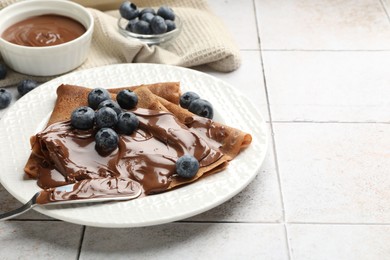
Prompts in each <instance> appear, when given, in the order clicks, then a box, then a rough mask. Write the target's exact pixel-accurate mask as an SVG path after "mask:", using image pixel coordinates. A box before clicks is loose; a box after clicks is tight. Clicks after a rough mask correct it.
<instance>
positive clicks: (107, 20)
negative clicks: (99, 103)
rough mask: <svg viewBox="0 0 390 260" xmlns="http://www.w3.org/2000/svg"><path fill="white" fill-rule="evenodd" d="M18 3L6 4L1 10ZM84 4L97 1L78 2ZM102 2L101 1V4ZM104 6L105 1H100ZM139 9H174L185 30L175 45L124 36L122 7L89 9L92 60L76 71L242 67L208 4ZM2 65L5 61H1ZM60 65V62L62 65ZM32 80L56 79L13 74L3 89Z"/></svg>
mask: <svg viewBox="0 0 390 260" xmlns="http://www.w3.org/2000/svg"><path fill="white" fill-rule="evenodd" d="M15 2H18V0H2V1H0V8H4V7H5V6H7V5H9V4H12V3H15ZM76 2H82V3H83V4H85V3H87V4H86V6H93V5H88V2H92V3H93V1H85V0H82V1H77V0H76ZM98 2H99V1H98ZM100 2H101V1H100ZM132 2H133V3H135V4H136V5H137V6H138V7H139V8H143V7H155V8H156V7H158V6H161V5H163V4H164V5H168V6H171V7H172V8H173V9H174V10H175V13H176V14H177V15H178V16H180V18H181V20H182V23H183V29H182V32H181V33H180V35H179V36H178V37H177V38H176V39H175V40H173V41H170V42H168V43H164V44H161V45H158V46H156V45H154V46H148V45H147V44H144V43H142V42H140V41H137V40H130V39H128V38H125V37H124V36H122V35H121V34H120V33H119V32H118V29H117V19H118V17H119V11H118V8H119V5H118V6H117V8H114V9H113V10H110V11H100V10H98V9H96V8H91V7H88V8H89V10H90V11H91V13H92V14H93V16H94V19H95V29H94V34H93V38H92V46H91V50H90V53H89V55H88V59H87V60H86V61H85V62H84V63H83V64H82V65H81V66H80V67H79V68H77V69H76V70H82V69H87V68H93V67H98V66H104V65H109V64H118V63H160V64H170V65H177V66H183V67H193V66H197V65H203V64H207V65H208V66H210V67H211V68H213V69H215V70H217V71H222V72H229V71H233V70H235V69H237V68H238V67H239V66H240V64H241V59H240V51H239V48H238V47H237V45H236V44H235V42H234V40H233V39H232V37H231V35H230V33H229V31H228V30H227V28H226V26H225V25H224V24H223V22H222V21H221V20H220V19H219V18H218V17H217V16H215V15H214V14H213V13H212V11H211V10H210V8H209V6H208V4H207V1H205V0H166V1H162V0H138V1H132ZM0 62H1V61H0ZM59 62H60V61H59ZM25 78H29V79H35V80H37V81H39V82H44V81H47V80H50V79H51V78H53V77H32V76H28V75H22V74H19V73H16V72H14V71H12V70H9V71H8V74H7V77H6V78H5V79H3V80H0V87H5V86H9V85H14V84H17V83H18V82H19V81H20V80H22V79H25Z"/></svg>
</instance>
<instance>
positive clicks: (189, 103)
mask: <svg viewBox="0 0 390 260" xmlns="http://www.w3.org/2000/svg"><path fill="white" fill-rule="evenodd" d="M180 106H181V107H182V108H186V109H188V111H190V112H192V113H194V114H195V115H198V116H201V117H206V118H209V119H213V117H214V109H213V106H212V105H211V103H210V102H209V101H207V100H205V99H203V98H200V96H199V95H198V94H197V93H195V92H192V91H188V92H185V93H184V94H182V95H181V96H180Z"/></svg>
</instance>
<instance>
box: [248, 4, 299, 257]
mask: <svg viewBox="0 0 390 260" xmlns="http://www.w3.org/2000/svg"><path fill="white" fill-rule="evenodd" d="M252 7H253V12H254V16H255V22H256V23H255V25H256V31H257V39H258V44H259V54H260V64H261V70H262V73H263V83H264V92H265V97H266V100H267V108H268V117H269V124H270V130H271V133H270V138H271V142H272V144H270V146H271V145H272V148H273V156H274V160H275V170H276V175H277V180H278V186H279V195H280V200H281V204H282V205H281V206H282V221H281V224H283V227H284V234H285V240H284V242H285V245H286V247H287V257H288V259H292V252H291V246H290V242H289V239H288V237H289V236H288V230H287V224H286V213H285V204H284V197H283V191H282V183H281V178H280V172H279V164H278V157H277V154H276V144H275V137H274V127H273V123H272V116H271V105H270V99H269V93H268V88H267V79H266V76H265V68H264V61H263V52H262V48H261V39H260V24H259V17H258V16H257V11H256V1H255V0H252Z"/></svg>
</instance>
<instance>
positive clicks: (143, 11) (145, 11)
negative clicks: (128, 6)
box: [138, 7, 156, 17]
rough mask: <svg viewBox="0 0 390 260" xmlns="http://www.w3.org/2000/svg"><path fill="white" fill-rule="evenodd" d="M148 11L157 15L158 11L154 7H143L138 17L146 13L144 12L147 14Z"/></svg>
mask: <svg viewBox="0 0 390 260" xmlns="http://www.w3.org/2000/svg"><path fill="white" fill-rule="evenodd" d="M146 13H151V14H153V15H156V11H155V10H154V9H153V8H150V7H147V8H144V9H142V10H141V11H140V12H139V15H138V17H141V16H142V15H144V14H146Z"/></svg>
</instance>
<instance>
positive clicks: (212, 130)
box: [25, 82, 251, 194]
mask: <svg viewBox="0 0 390 260" xmlns="http://www.w3.org/2000/svg"><path fill="white" fill-rule="evenodd" d="M128 88H130V89H132V90H133V91H134V92H136V93H137V95H138V98H139V102H138V105H137V109H136V110H134V111H133V112H134V113H136V114H137V116H139V118H140V122H141V123H140V130H139V132H138V133H136V134H135V135H132V136H131V137H129V136H124V137H121V140H122V141H121V142H122V143H123V144H122V145H121V144H120V145H119V148H118V151H117V152H115V153H113V156H112V158H114V157H115V156H118V158H117V157H115V162H116V165H117V166H116V167H115V169H114V170H113V169H112V167H111V168H107V167H105V165H106V164H107V165H111V161H112V160H113V159H112V158H111V157H109V158H108V159H107V158H99V160H100V162H99V163H98V164H99V165H97V163H96V162H94V163H95V164H96V165H93V167H90V169H85V167H84V166H83V165H82V164H83V160H84V159H85V158H87V161H88V165H90V164H91V162H90V160H89V157H91V156H92V157H93V156H96V152H94V151H93V150H88V151H87V150H86V149H84V150H82V152H81V153H85V152H86V153H87V155H89V156H85V155H83V154H81V155H80V151H79V149H73V150H75V151H76V152H75V151H73V150H71V149H68V148H69V147H66V145H62V143H63V144H68V143H71V142H72V140H70V139H69V138H68V134H67V133H68V132H69V131H70V130H71V126H70V124H69V122H68V120H69V119H70V115H71V112H72V111H73V110H74V109H75V108H76V107H79V106H83V105H87V96H88V93H89V92H90V90H91V89H89V88H84V87H80V86H73V85H61V86H59V87H58V89H57V100H56V103H55V107H54V109H53V112H52V114H51V116H50V119H49V122H48V126H47V129H46V130H45V131H46V132H45V131H43V132H42V133H39V134H37V135H35V136H33V137H32V138H31V146H32V153H31V156H30V158H29V159H28V162H27V163H26V166H25V172H26V173H27V175H28V176H30V177H32V178H36V179H38V184H39V185H40V186H41V187H42V188H51V187H50V185H53V183H54V184H55V185H64V184H65V183H73V182H78V181H81V180H83V179H89V178H106V177H124V178H131V179H133V180H135V181H138V182H140V183H141V185H143V187H144V192H145V194H152V193H158V192H162V191H165V190H169V189H172V188H174V187H177V186H181V185H183V184H186V183H189V182H193V181H195V180H197V179H198V178H200V177H202V176H206V175H209V174H213V173H216V172H219V171H221V170H223V169H224V168H226V167H227V165H228V161H230V160H232V159H233V158H234V157H235V156H236V155H237V154H238V153H239V152H240V151H241V149H243V148H245V147H246V146H248V145H249V144H250V142H251V136H250V135H249V134H247V133H244V132H242V131H240V130H238V129H235V128H232V127H229V126H226V125H223V124H219V123H216V122H214V121H212V120H210V119H206V118H201V117H198V116H196V115H194V114H192V113H191V112H189V111H188V110H186V109H183V108H181V107H180V106H179V105H178V103H179V97H180V94H181V93H180V84H179V83H177V82H166V83H156V84H149V85H140V86H132V87H128ZM122 89H125V88H116V89H108V90H109V92H110V93H111V95H112V98H113V99H115V97H116V93H118V92H119V91H120V90H122ZM167 111H168V112H167ZM150 116H153V117H155V118H157V119H158V120H155V119H153V120H150ZM156 122H157V123H156ZM161 122H162V123H161ZM166 122H169V124H167V123H166ZM165 124H167V125H165ZM53 133H55V134H56V135H55V137H56V138H55V140H54V141H53V138H52V136H50V138H48V136H49V134H50V135H51V134H53ZM57 133H59V134H58V135H57ZM64 133H66V135H65V136H66V137H63V136H64ZM177 133H180V134H177ZM91 136H92V135H91ZM144 136H148V138H144ZM149 136H150V138H149ZM178 136H179V137H178ZM141 137H142V138H144V139H142V138H141ZM67 138H68V139H67ZM137 138H138V139H140V138H141V139H142V141H144V142H145V145H143V146H141V147H142V151H140V152H139V154H137V156H134V154H131V153H132V151H136V150H137V149H139V147H140V146H139V145H138V143H136V142H134V140H138V139H137ZM183 138H184V139H183ZM191 138H192V139H193V140H194V141H191V142H193V143H190V144H188V143H187V140H188V139H191ZM192 139H191V140H192ZM91 140H92V139H91ZM151 140H152V141H151ZM56 142H60V143H61V142H62V143H61V145H58V144H57V143H56ZM88 142H92V141H88ZM175 142H178V143H179V144H180V145H179V146H177V145H176V144H175ZM135 143H136V146H135V147H134V144H135ZM83 145H84V144H83ZM153 149H154V150H156V151H158V152H157V154H156V155H154V154H152V152H150V151H151V150H153ZM174 149H176V151H174V152H173V150H174ZM144 150H145V151H144ZM172 152H173V153H172ZM57 153H58V154H59V155H57ZM144 153H146V154H147V155H144ZM184 153H194V154H196V156H197V159H198V160H199V162H200V165H201V167H200V169H199V171H198V173H197V174H196V176H195V177H194V178H191V179H185V178H181V177H179V176H178V175H177V174H176V173H175V169H174V161H175V160H176V159H177V157H179V156H180V155H183V154H184ZM64 154H65V155H66V156H67V157H66V156H65V157H64ZM129 154H131V155H129ZM141 154H142V156H141ZM119 155H120V156H119ZM72 156H73V157H72ZM83 156H84V157H83ZM145 156H146V157H145ZM71 157H72V158H71ZM155 157H156V158H157V157H158V159H156V158H155ZM80 158H84V159H80ZM140 158H141V159H140ZM151 158H152V159H151ZM162 158H163V159H162ZM175 158H176V159H175ZM106 159H107V160H106ZM109 160H111V161H109ZM156 160H157V161H159V162H160V163H158V164H157V163H156ZM76 161H77V162H76ZM102 161H103V163H102ZM145 162H147V163H145ZM161 162H163V163H161ZM100 164H102V165H103V166H104V167H102V166H101V165H100ZM144 164H146V165H144ZM160 164H163V167H162V166H161V165H160ZM48 165H50V167H49V166H48ZM99 167H100V168H99ZM164 167H165V168H164ZM163 168H164V169H163ZM47 169H50V170H47ZM91 169H92V170H91ZM145 169H147V170H145ZM53 170H54V171H53ZM45 174H46V175H45ZM43 175H45V176H43ZM47 178H49V179H51V180H53V179H55V180H56V181H55V182H47V181H45V180H47ZM149 179H150V180H154V181H149ZM157 184H158V185H157Z"/></svg>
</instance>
